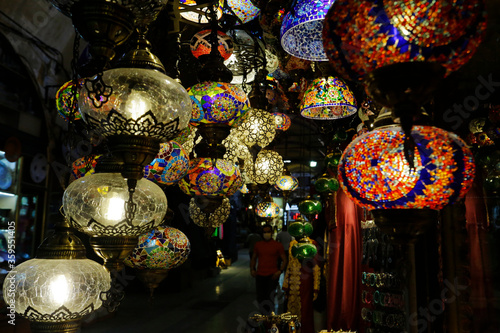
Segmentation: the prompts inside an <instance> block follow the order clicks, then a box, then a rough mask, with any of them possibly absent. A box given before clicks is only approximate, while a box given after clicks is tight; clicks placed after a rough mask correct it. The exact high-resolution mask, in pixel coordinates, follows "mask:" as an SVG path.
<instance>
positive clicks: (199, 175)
mask: <svg viewBox="0 0 500 333" xmlns="http://www.w3.org/2000/svg"><path fill="white" fill-rule="evenodd" d="M242 185H243V180H242V179H241V174H240V169H239V168H238V166H236V165H235V164H234V162H231V161H228V160H224V159H211V158H195V159H192V160H191V161H190V163H189V171H188V173H187V175H186V176H185V177H184V178H183V179H182V180H181V181H180V182H179V187H180V188H181V190H182V191H183V192H184V193H186V194H188V195H190V196H195V195H199V196H214V195H217V196H231V195H233V194H234V193H236V191H238V190H239V189H240V188H241V186H242Z"/></svg>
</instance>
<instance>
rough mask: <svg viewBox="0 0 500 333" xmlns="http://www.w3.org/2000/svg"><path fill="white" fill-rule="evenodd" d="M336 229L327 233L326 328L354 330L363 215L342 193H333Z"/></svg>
mask: <svg viewBox="0 0 500 333" xmlns="http://www.w3.org/2000/svg"><path fill="white" fill-rule="evenodd" d="M336 210H337V211H336V218H337V227H336V228H334V229H331V230H330V232H329V242H328V243H329V244H328V246H329V248H328V251H329V252H328V253H329V256H328V263H327V267H326V269H327V271H326V275H327V309H326V311H327V318H326V319H327V327H328V329H329V330H332V329H333V330H340V329H343V330H357V329H358V328H359V323H360V322H361V315H360V309H361V258H362V238H361V226H360V222H361V218H362V216H363V211H362V209H361V208H359V207H357V206H356V205H355V204H354V203H353V202H352V201H351V199H349V198H348V197H347V196H346V195H345V194H344V192H343V191H342V189H339V191H338V192H337V202H336Z"/></svg>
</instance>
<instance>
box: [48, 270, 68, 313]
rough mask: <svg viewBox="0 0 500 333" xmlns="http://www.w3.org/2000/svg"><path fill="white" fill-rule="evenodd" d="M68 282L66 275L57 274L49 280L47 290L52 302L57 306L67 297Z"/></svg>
mask: <svg viewBox="0 0 500 333" xmlns="http://www.w3.org/2000/svg"><path fill="white" fill-rule="evenodd" d="M69 288H70V287H69V283H68V280H66V276H64V275H58V276H57V277H56V278H55V279H54V280H52V281H50V286H49V292H50V296H49V297H50V298H51V300H52V302H54V303H55V304H57V306H61V305H63V304H64V303H65V302H66V301H67V300H68V298H69Z"/></svg>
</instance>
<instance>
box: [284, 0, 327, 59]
mask: <svg viewBox="0 0 500 333" xmlns="http://www.w3.org/2000/svg"><path fill="white" fill-rule="evenodd" d="M334 2H335V0H298V1H297V2H296V4H295V7H293V9H292V10H291V11H290V12H288V14H286V16H285V18H284V19H283V24H282V25H281V46H282V47H283V49H284V50H285V51H286V52H287V53H289V54H291V55H293V56H295V57H297V58H301V59H306V60H311V61H327V60H328V58H327V56H326V53H325V50H324V49H323V36H322V32H323V21H324V20H325V16H326V13H327V12H328V9H330V6H331V5H332V3H334Z"/></svg>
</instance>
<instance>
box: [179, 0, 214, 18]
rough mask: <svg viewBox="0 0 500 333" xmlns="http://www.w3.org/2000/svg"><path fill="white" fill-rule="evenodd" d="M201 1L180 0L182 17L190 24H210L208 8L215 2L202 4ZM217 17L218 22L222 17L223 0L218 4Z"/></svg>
mask: <svg viewBox="0 0 500 333" xmlns="http://www.w3.org/2000/svg"><path fill="white" fill-rule="evenodd" d="M200 2H201V1H196V0H179V12H180V14H181V17H182V18H183V19H185V20H187V21H189V22H193V23H198V24H207V23H209V21H208V19H207V16H208V15H207V14H208V7H209V6H213V4H214V2H213V1H207V2H206V3H200ZM216 6H217V8H216V16H217V20H219V19H220V18H221V17H222V6H223V0H220V1H218V2H216Z"/></svg>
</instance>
